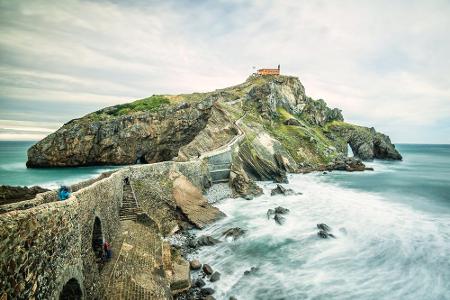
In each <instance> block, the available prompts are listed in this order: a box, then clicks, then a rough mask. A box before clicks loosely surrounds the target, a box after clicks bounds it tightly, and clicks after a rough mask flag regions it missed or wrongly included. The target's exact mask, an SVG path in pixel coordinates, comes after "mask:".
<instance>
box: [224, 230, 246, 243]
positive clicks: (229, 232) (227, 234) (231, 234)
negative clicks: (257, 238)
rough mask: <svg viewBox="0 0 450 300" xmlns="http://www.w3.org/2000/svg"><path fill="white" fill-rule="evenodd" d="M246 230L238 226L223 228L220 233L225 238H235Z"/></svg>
mask: <svg viewBox="0 0 450 300" xmlns="http://www.w3.org/2000/svg"><path fill="white" fill-rule="evenodd" d="M245 232H246V230H244V229H241V228H239V227H234V228H230V229H227V230H225V231H224V232H223V233H222V235H223V236H225V237H226V238H232V239H233V240H237V239H238V238H239V237H241V236H243V235H244V234H245Z"/></svg>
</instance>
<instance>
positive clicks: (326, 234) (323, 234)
mask: <svg viewBox="0 0 450 300" xmlns="http://www.w3.org/2000/svg"><path fill="white" fill-rule="evenodd" d="M317 235H318V236H319V237H321V238H323V239H327V238H329V237H332V238H334V239H335V238H336V237H335V236H334V235H333V234H332V233H329V232H328V231H325V230H319V232H318V233H317Z"/></svg>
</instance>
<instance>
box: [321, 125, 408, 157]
mask: <svg viewBox="0 0 450 300" xmlns="http://www.w3.org/2000/svg"><path fill="white" fill-rule="evenodd" d="M330 129H331V132H329V133H328V136H329V137H331V138H332V139H335V140H337V141H339V140H340V143H341V145H340V147H341V148H343V151H344V152H345V153H346V152H347V150H346V149H347V144H348V145H350V148H351V149H352V151H353V154H354V155H355V156H356V157H358V158H360V159H362V160H371V159H374V158H377V159H391V160H401V159H402V156H401V154H400V153H399V152H398V151H397V149H395V145H394V144H392V143H391V140H390V138H389V137H388V136H387V135H385V134H382V133H380V132H377V131H376V130H375V128H373V127H372V128H367V127H362V126H356V125H352V124H347V123H336V124H333V125H332V126H330Z"/></svg>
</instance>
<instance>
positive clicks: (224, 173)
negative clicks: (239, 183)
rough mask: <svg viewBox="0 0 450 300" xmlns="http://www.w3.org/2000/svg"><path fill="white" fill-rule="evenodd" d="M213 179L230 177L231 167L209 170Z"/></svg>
mask: <svg viewBox="0 0 450 300" xmlns="http://www.w3.org/2000/svg"><path fill="white" fill-rule="evenodd" d="M209 174H210V175H211V179H212V181H216V180H221V179H228V178H230V169H220V170H214V171H211V172H209Z"/></svg>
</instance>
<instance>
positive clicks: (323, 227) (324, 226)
mask: <svg viewBox="0 0 450 300" xmlns="http://www.w3.org/2000/svg"><path fill="white" fill-rule="evenodd" d="M317 228H318V229H320V230H323V231H331V227H330V226H328V225H327V224H325V223H320V224H317Z"/></svg>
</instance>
